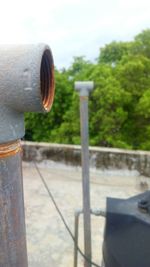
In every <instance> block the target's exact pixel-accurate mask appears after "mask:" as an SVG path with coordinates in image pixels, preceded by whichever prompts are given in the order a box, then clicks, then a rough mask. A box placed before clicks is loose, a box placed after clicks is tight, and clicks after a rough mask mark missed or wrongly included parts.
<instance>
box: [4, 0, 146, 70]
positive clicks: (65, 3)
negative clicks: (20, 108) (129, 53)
mask: <svg viewBox="0 0 150 267" xmlns="http://www.w3.org/2000/svg"><path fill="white" fill-rule="evenodd" d="M0 1H1V5H0V44H8V43H9V44H11V43H13V44H15V43H16V44H22V43H39V42H40V43H47V44H48V45H49V46H50V47H51V49H52V52H53V56H54V62H55V66H56V67H57V68H58V69H61V68H64V67H65V68H67V67H68V66H69V65H70V64H71V63H72V62H73V57H74V56H85V57H86V58H87V59H88V60H92V61H93V60H95V59H96V58H97V57H98V54H99V49H100V47H103V46H104V45H105V44H107V43H110V42H111V41H114V40H116V41H130V40H132V39H133V38H134V36H135V35H137V34H138V33H140V32H141V31H142V30H144V29H147V28H150V15H149V14H150V0H92V1H91V0H53V1H52V0H25V1H24V0H4V1H2V0H0Z"/></svg>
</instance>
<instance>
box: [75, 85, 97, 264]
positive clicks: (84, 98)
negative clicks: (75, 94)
mask: <svg viewBox="0 0 150 267" xmlns="http://www.w3.org/2000/svg"><path fill="white" fill-rule="evenodd" d="M93 85H94V84H93V82H75V89H76V90H78V91H79V94H80V127H81V143H82V152H81V153H82V190H83V215H84V252H85V256H86V258H87V259H89V261H87V260H85V262H84V266H85V267H91V263H90V261H91V258H92V248H91V214H90V176H89V135H88V96H89V91H90V90H92V89H93Z"/></svg>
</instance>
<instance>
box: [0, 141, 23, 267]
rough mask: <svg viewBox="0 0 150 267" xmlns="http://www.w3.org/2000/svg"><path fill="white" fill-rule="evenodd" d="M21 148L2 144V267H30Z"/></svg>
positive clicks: (0, 160)
mask: <svg viewBox="0 0 150 267" xmlns="http://www.w3.org/2000/svg"><path fill="white" fill-rule="evenodd" d="M25 236H26V235H25V215H24V200H23V181H22V162H21V144H20V142H19V141H15V142H13V143H8V144H0V266H1V267H27V266H28V264H27V249H26V237H25Z"/></svg>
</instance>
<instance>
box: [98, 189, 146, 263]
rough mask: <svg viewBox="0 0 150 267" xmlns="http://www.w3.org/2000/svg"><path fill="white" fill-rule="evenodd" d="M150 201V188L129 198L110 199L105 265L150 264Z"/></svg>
mask: <svg viewBox="0 0 150 267" xmlns="http://www.w3.org/2000/svg"><path fill="white" fill-rule="evenodd" d="M149 203H150V191H147V192H145V193H143V194H140V195H137V196H135V197H132V198H129V199H127V200H123V199H114V198H108V199H107V213H106V226H105V235H104V243H103V257H104V263H105V267H150V213H149ZM147 207H148V208H147Z"/></svg>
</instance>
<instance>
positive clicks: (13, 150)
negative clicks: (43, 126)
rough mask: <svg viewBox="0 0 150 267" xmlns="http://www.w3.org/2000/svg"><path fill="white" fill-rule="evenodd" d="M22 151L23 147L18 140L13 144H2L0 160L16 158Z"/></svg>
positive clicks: (0, 146)
mask: <svg viewBox="0 0 150 267" xmlns="http://www.w3.org/2000/svg"><path fill="white" fill-rule="evenodd" d="M21 151H22V147H21V142H20V140H17V141H15V142H11V143H6V144H1V145H0V159H1V158H7V157H11V156H14V155H16V154H17V153H19V152H21Z"/></svg>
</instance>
